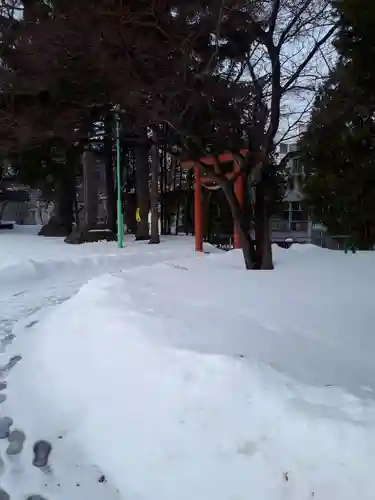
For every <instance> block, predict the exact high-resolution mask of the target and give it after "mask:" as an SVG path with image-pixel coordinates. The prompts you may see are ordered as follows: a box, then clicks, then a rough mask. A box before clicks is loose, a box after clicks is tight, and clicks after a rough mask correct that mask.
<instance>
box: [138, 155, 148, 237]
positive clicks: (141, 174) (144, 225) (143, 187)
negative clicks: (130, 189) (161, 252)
mask: <svg viewBox="0 0 375 500" xmlns="http://www.w3.org/2000/svg"><path fill="white" fill-rule="evenodd" d="M135 154H136V172H135V175H136V195H137V208H139V215H140V218H141V220H140V221H139V222H138V224H137V232H136V236H135V239H136V240H137V241H140V240H148V239H149V238H150V234H149V227H148V212H149V209H150V190H149V177H150V165H149V161H148V147H147V146H139V147H137V149H136V152H135Z"/></svg>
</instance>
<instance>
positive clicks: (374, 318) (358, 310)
mask: <svg viewBox="0 0 375 500" xmlns="http://www.w3.org/2000/svg"><path fill="white" fill-rule="evenodd" d="M192 247H193V245H192V241H191V239H190V238H185V237H181V238H180V237H178V238H176V237H172V238H170V239H167V240H166V241H164V242H162V244H161V245H159V246H152V247H150V246H149V245H147V244H144V243H133V242H130V241H128V242H127V246H126V248H125V249H123V250H119V249H117V248H116V246H115V245H114V244H108V243H106V244H93V245H84V246H79V247H71V246H68V245H64V244H63V243H62V242H61V241H60V240H49V239H48V240H47V239H43V238H36V237H35V236H34V234H32V232H30V231H29V232H27V231H25V230H17V231H16V232H14V233H11V232H9V233H7V234H6V235H5V234H4V235H3V234H2V233H0V332H1V331H2V335H3V337H4V338H5V342H3V347H4V351H5V354H3V355H2V358H3V362H2V364H3V365H4V366H5V365H6V364H7V363H8V362H9V359H12V357H13V363H11V365H12V364H14V366H13V367H12V366H11V367H10V368H9V366H8V368H7V369H6V370H3V376H4V379H5V380H6V382H7V384H8V387H7V388H6V389H5V390H3V391H0V396H1V394H6V396H7V397H6V399H5V401H3V402H2V403H1V405H0V415H1V416H2V417H4V416H10V417H11V418H12V419H13V420H14V424H13V428H14V429H16V428H18V429H21V430H22V431H23V432H24V433H25V434H26V441H25V444H24V449H23V451H22V453H20V454H17V456H16V457H7V454H6V453H5V450H6V447H7V446H8V443H7V440H2V441H1V442H0V453H1V457H2V458H3V460H4V464H3V466H2V469H3V473H2V476H1V477H0V485H1V487H2V488H3V489H4V490H5V491H7V492H8V493H9V494H11V499H12V500H21V499H25V498H26V497H27V495H30V494H39V495H43V497H44V498H46V499H47V500H49V499H55V500H63V499H64V500H67V499H69V500H86V499H93V500H99V499H100V500H102V499H103V500H104V499H106V500H112V499H113V500H117V499H118V500H122V499H130V500H131V499H136V500H149V499H150V500H151V499H153V500H154V499H160V500H172V499H173V500H175V498H176V497H178V498H179V499H182V500H191V499H192V498H194V499H195V500H207V499H215V500H242V499H244V500H245V499H249V498H254V499H256V500H305V499H306V500H307V499H310V498H317V499H319V500H320V499H322V500H332V499H336V498H337V499H340V500H349V499H350V500H352V499H353V500H354V499H357V498H360V499H361V500H367V499H369V500H370V499H371V500H372V499H373V498H374V491H375V476H374V474H373V469H374V466H375V458H374V451H373V450H374V445H375V401H374V400H375V367H374V362H373V353H374V347H375V340H374V335H373V326H374V324H375V311H374V309H373V307H372V306H373V297H374V292H375V284H374V277H375V274H374V269H375V253H369V254H365V253H358V254H356V255H351V254H348V255H345V254H344V253H338V252H330V251H327V250H322V249H318V248H315V247H311V246H300V247H299V246H295V247H292V248H291V249H289V250H283V249H279V248H276V249H275V262H276V270H275V271H273V272H258V273H256V272H246V271H244V270H243V264H242V257H241V254H240V253H239V252H230V253H222V252H219V251H215V250H214V249H210V250H212V253H211V254H209V255H200V256H194V255H193V252H192ZM10 334H11V335H15V336H16V337H15V338H14V339H12V338H11V337H9V335H10ZM11 341H12V342H11ZM15 356H20V357H22V359H19V358H16V357H15ZM17 360H18V362H16V361H17ZM0 383H1V381H0ZM0 424H1V421H0ZM0 431H1V425H0ZM38 439H44V440H47V441H48V442H50V443H51V445H52V452H51V457H50V460H49V467H48V468H43V469H42V470H39V469H38V468H35V467H33V466H32V465H31V462H32V455H33V452H32V448H33V444H34V442H35V441H36V440H38ZM2 445H3V446H2ZM0 466H1V463H0ZM0 499H2V497H1V495H0Z"/></svg>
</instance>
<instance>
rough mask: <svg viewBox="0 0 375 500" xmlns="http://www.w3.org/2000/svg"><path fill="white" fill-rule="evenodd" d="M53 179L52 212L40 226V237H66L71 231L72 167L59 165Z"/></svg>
mask: <svg viewBox="0 0 375 500" xmlns="http://www.w3.org/2000/svg"><path fill="white" fill-rule="evenodd" d="M57 171H58V177H56V179H55V199H54V205H55V206H54V211H53V215H52V217H51V218H50V220H49V221H48V222H47V224H45V225H44V226H42V228H41V230H40V231H39V233H38V234H39V235H40V236H61V237H66V236H68V235H69V234H70V233H71V232H72V229H73V209H74V198H75V189H76V185H75V169H74V165H71V164H65V165H59V168H58V169H57Z"/></svg>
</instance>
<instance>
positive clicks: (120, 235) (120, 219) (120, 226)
mask: <svg viewBox="0 0 375 500" xmlns="http://www.w3.org/2000/svg"><path fill="white" fill-rule="evenodd" d="M115 116H116V178H117V246H118V248H123V241H124V216H123V213H122V203H121V159H120V116H119V114H118V111H117V110H116V115H115Z"/></svg>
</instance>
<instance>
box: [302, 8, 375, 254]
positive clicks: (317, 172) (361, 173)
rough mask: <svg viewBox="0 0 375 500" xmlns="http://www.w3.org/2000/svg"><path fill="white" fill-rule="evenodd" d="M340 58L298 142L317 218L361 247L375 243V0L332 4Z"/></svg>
mask: <svg viewBox="0 0 375 500" xmlns="http://www.w3.org/2000/svg"><path fill="white" fill-rule="evenodd" d="M336 7H337V9H338V13H339V19H340V31H339V33H338V37H337V48H338V50H339V60H338V63H337V66H336V68H335V70H334V71H333V72H332V74H331V77H330V79H329V80H328V82H327V83H326V84H325V85H324V86H323V87H322V88H321V90H320V92H319V93H318V96H317V98H316V102H315V108H314V110H313V113H312V117H311V122H310V124H309V126H308V129H307V132H306V133H305V134H304V137H303V139H302V141H301V144H300V145H301V151H302V159H303V161H304V164H305V168H306V171H307V174H308V180H307V184H306V188H305V189H306V194H307V196H308V200H309V204H310V208H311V210H312V212H313V214H314V216H315V218H316V219H317V220H318V221H320V222H322V223H323V224H325V225H326V226H327V228H328V230H329V231H330V232H331V234H336V235H348V236H350V237H351V238H353V239H354V241H355V243H356V244H357V245H358V247H359V248H362V249H370V248H372V247H373V245H374V244H375V121H374V117H375V115H374V112H375V106H374V105H375V91H374V84H375V68H374V66H373V59H374V55H375V30H374V26H375V24H374V23H375V4H374V3H373V2H372V1H369V0H364V1H363V2H361V7H360V8H359V6H358V3H357V2H355V1H354V0H342V1H340V2H336Z"/></svg>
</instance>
